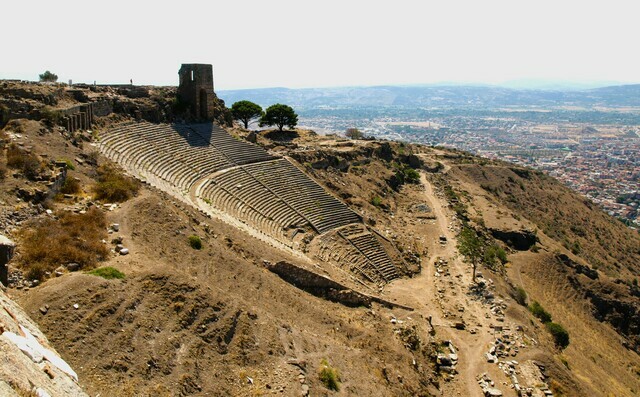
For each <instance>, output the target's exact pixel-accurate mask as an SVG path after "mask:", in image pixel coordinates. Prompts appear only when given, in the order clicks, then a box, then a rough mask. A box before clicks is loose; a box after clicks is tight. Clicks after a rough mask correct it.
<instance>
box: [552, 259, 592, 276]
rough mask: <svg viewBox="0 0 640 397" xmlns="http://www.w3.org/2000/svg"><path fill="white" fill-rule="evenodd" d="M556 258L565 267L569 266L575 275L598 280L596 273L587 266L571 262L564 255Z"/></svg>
mask: <svg viewBox="0 0 640 397" xmlns="http://www.w3.org/2000/svg"><path fill="white" fill-rule="evenodd" d="M557 258H558V260H559V261H560V262H562V263H563V264H564V265H565V266H569V267H570V268H572V269H575V271H576V273H578V274H584V275H585V276H587V277H589V278H590V279H592V280H597V279H598V271H597V270H595V269H592V268H590V267H589V266H585V265H581V264H579V263H578V262H575V261H573V260H572V259H571V258H569V257H568V256H567V255H565V254H559V255H557Z"/></svg>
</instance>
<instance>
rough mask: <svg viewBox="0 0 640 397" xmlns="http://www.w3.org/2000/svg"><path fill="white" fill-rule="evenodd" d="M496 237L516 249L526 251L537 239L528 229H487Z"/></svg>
mask: <svg viewBox="0 0 640 397" xmlns="http://www.w3.org/2000/svg"><path fill="white" fill-rule="evenodd" d="M489 232H491V235H492V236H493V238H496V239H498V240H500V241H502V242H504V243H505V244H507V245H508V246H509V247H511V248H513V249H515V250H518V251H527V250H528V249H529V248H531V247H533V245H534V244H535V243H536V242H537V241H538V237H537V236H536V235H535V233H533V232H532V231H530V230H500V229H489Z"/></svg>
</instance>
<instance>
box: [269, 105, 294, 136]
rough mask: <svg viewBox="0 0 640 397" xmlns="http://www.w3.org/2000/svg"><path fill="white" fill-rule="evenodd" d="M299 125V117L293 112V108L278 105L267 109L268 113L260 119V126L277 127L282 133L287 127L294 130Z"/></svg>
mask: <svg viewBox="0 0 640 397" xmlns="http://www.w3.org/2000/svg"><path fill="white" fill-rule="evenodd" d="M297 124H298V115H297V114H296V112H294V111H293V108H292V107H291V106H287V105H283V104H280V103H276V104H275V105H271V106H269V107H268V108H267V111H266V112H265V113H264V115H262V118H261V119H260V126H261V127H262V126H265V125H276V126H278V129H279V130H280V131H282V128H283V127H284V126H285V125H286V126H287V127H289V128H291V129H293V128H295V126H296V125H297Z"/></svg>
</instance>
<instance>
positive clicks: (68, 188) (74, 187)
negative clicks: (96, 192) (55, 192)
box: [60, 176, 82, 194]
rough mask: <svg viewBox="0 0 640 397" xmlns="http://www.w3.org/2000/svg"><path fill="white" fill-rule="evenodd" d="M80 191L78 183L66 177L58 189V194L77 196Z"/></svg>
mask: <svg viewBox="0 0 640 397" xmlns="http://www.w3.org/2000/svg"><path fill="white" fill-rule="evenodd" d="M81 191H82V188H81V186H80V182H79V181H78V180H77V179H76V178H73V177H70V176H67V179H65V181H64V183H63V184H62V187H61V188H60V193H62V194H78V193H80V192H81Z"/></svg>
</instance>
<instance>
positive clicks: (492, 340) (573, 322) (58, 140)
mask: <svg viewBox="0 0 640 397" xmlns="http://www.w3.org/2000/svg"><path fill="white" fill-rule="evenodd" d="M230 107H231V104H225V102H224V101H223V100H221V99H220V98H219V97H218V93H216V91H215V90H214V75H213V67H212V65H209V64H182V65H181V67H180V69H179V70H178V73H177V76H176V85H175V86H150V85H149V86H147V85H134V84H133V82H131V84H111V85H110V84H66V83H57V82H39V83H35V82H28V81H20V80H0V141H1V151H2V156H1V158H0V160H1V161H0V184H2V186H3V188H2V189H1V190H0V228H1V229H2V231H1V232H0V284H2V287H1V288H0V304H1V305H2V308H1V309H0V334H1V336H0V350H1V351H2V363H1V364H0V395H2V396H5V395H6V396H83V395H90V396H263V395H264V396H266V395H282V396H511V397H515V396H520V397H524V396H535V397H542V396H558V397H559V396H610V395H615V396H629V397H631V396H635V395H637V393H638V392H640V364H639V360H638V353H639V352H640V315H639V314H638V307H640V293H638V287H637V284H636V285H635V286H634V284H633V283H632V281H631V280H632V279H633V278H634V277H636V276H637V263H638V261H640V238H639V237H638V234H637V233H634V232H633V231H631V230H630V229H628V228H626V227H624V226H623V225H622V224H619V223H617V222H616V221H615V220H613V218H611V217H610V216H608V215H607V214H606V213H604V212H602V211H601V210H599V209H598V208H596V207H595V206H593V205H591V204H590V202H588V201H587V200H585V199H584V198H583V197H581V196H578V195H577V194H575V193H573V192H572V191H570V190H569V189H567V188H566V187H564V186H563V185H561V184H560V183H559V182H557V181H556V180H555V179H553V178H550V177H548V176H546V175H544V174H543V173H541V172H538V171H533V170H530V169H528V168H524V167H519V166H515V165H513V164H509V163H506V162H502V161H498V160H488V159H485V158H480V157H476V156H474V155H471V154H469V153H466V152H463V151H459V150H455V149H447V148H442V147H434V146H426V145H420V144H411V143H404V142H395V141H387V140H379V139H374V138H367V137H359V136H358V137H345V136H341V135H339V134H320V133H317V132H315V131H312V130H310V129H306V128H295V127H290V128H283V127H282V126H280V128H275V127H273V125H267V126H262V127H261V128H253V129H247V128H243V124H242V123H240V121H239V119H238V118H236V117H235V116H234V115H233V113H232V111H231V109H230ZM276 125H277V124H276ZM285 126H286V124H285ZM585 229H589V230H598V235H597V236H592V235H590V234H588V233H584V232H581V231H583V230H585ZM568 240H571V241H573V240H579V241H580V247H581V249H580V250H576V249H575V247H574V246H571V245H569V244H567V243H566V242H567V241H568ZM596 264H597V265H596ZM585 297H586V298H585Z"/></svg>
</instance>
